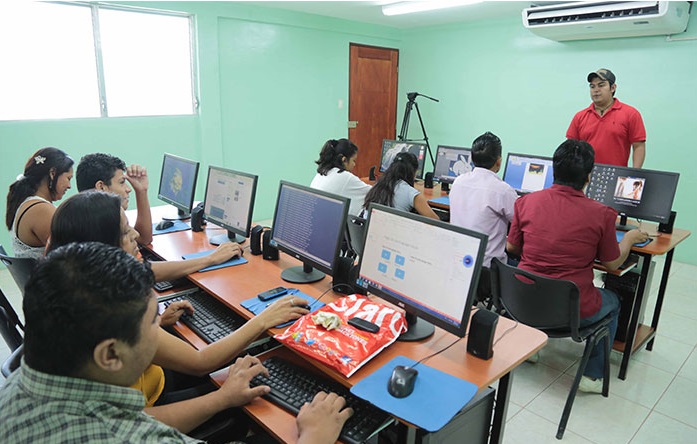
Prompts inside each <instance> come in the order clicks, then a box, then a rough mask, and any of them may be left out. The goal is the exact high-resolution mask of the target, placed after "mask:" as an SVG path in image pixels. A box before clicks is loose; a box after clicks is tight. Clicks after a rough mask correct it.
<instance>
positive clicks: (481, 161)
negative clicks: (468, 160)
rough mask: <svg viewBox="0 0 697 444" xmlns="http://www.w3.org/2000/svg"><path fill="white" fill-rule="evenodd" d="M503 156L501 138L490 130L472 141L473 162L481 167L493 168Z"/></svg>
mask: <svg viewBox="0 0 697 444" xmlns="http://www.w3.org/2000/svg"><path fill="white" fill-rule="evenodd" d="M499 157H501V139H499V138H498V137H497V136H496V135H495V134H492V133H490V132H489V131H487V132H485V133H484V134H482V135H481V136H479V137H477V138H476V139H474V142H472V163H474V166H476V167H479V168H486V169H487V170H488V169H491V167H493V166H494V165H495V164H496V161H497V160H499Z"/></svg>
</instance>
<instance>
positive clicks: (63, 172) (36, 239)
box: [5, 147, 74, 258]
mask: <svg viewBox="0 0 697 444" xmlns="http://www.w3.org/2000/svg"><path fill="white" fill-rule="evenodd" d="M73 163H74V162H73V159H71V158H70V156H68V155H67V154H65V153H64V152H63V151H61V150H59V149H58V148H52V147H48V148H42V149H40V150H39V151H37V152H36V153H34V154H33V155H32V156H31V158H29V161H27V164H26V165H25V166H24V174H22V175H20V176H19V177H18V178H17V180H15V181H14V182H13V183H12V185H10V190H9V192H8V193H7V210H6V213H5V224H6V225H7V229H8V230H10V237H11V238H12V249H13V250H14V254H15V256H17V257H34V258H39V257H41V256H43V253H44V249H45V247H46V243H47V242H48V237H49V234H50V232H51V217H53V213H54V212H55V211H56V208H55V207H54V206H53V204H52V203H53V202H55V201H58V200H61V199H62V198H63V195H64V194H65V192H66V191H67V190H68V189H70V180H71V179H72V178H73Z"/></svg>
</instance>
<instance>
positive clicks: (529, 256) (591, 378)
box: [507, 139, 647, 393]
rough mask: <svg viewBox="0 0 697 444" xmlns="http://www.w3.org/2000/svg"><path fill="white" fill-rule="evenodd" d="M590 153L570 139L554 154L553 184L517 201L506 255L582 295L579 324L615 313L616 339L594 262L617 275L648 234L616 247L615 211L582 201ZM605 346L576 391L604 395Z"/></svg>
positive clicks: (634, 234) (615, 304) (612, 307)
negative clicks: (568, 283) (575, 288)
mask: <svg viewBox="0 0 697 444" xmlns="http://www.w3.org/2000/svg"><path fill="white" fill-rule="evenodd" d="M594 156H595V154H594V151H593V147H591V146H590V145H589V144H588V143H587V142H583V141H579V140H573V139H569V140H567V141H565V142H564V143H562V144H561V145H559V147H558V148H557V149H556V151H555V152H554V158H553V162H554V185H552V187H550V188H548V189H546V190H542V191H538V192H535V193H530V194H528V195H525V196H523V197H521V198H519V199H518V200H517V201H516V203H515V210H514V216H513V222H512V223H511V229H510V231H509V232H508V241H507V250H508V251H509V252H510V253H512V254H517V255H520V256H521V260H520V264H518V266H519V267H520V268H522V269H524V270H528V271H532V272H533V273H538V274H541V275H544V276H549V277H552V278H556V279H566V280H570V281H573V282H574V283H576V285H577V286H578V289H579V291H580V294H581V325H582V326H585V325H588V324H591V323H593V322H596V321H598V320H600V319H602V318H604V317H605V316H607V314H608V313H612V314H613V322H612V323H611V324H610V325H609V328H610V338H611V339H612V338H614V337H615V331H616V330H617V315H618V313H619V306H620V303H619V299H618V298H617V295H616V294H614V293H613V292H612V291H610V290H607V289H604V288H596V287H595V286H594V285H593V261H594V260H595V259H598V260H599V261H600V262H601V263H602V264H603V265H604V266H605V267H607V268H608V269H609V270H616V269H617V268H618V267H619V266H620V265H621V264H622V263H623V262H624V261H625V260H626V259H627V255H628V254H629V251H630V249H631V247H632V244H635V243H639V242H643V241H645V240H646V239H647V234H646V233H643V232H641V231H639V230H632V231H629V232H627V233H626V234H625V236H624V238H623V239H622V241H621V242H620V243H619V244H618V243H617V238H616V236H615V221H616V219H617V212H615V210H613V209H612V208H610V207H607V206H605V205H603V204H601V203H599V202H596V201H594V200H592V199H589V198H588V197H586V195H585V194H584V193H583V188H584V187H585V186H586V184H587V183H588V180H589V176H590V172H591V170H592V169H593V164H594ZM603 364H604V360H603V345H602V343H600V344H598V345H597V346H596V347H595V349H593V352H592V353H591V357H590V360H589V361H588V365H587V367H586V371H585V375H584V377H583V378H582V379H581V384H580V386H579V390H581V391H584V392H589V393H601V392H602V377H603Z"/></svg>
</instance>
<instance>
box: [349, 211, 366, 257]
mask: <svg viewBox="0 0 697 444" xmlns="http://www.w3.org/2000/svg"><path fill="white" fill-rule="evenodd" d="M365 223H366V220H365V219H363V218H362V217H359V216H351V215H349V216H348V218H347V220H346V229H347V232H348V239H349V245H350V247H351V250H353V252H354V253H355V255H356V256H360V255H361V254H363V244H364V243H365V239H364V237H365Z"/></svg>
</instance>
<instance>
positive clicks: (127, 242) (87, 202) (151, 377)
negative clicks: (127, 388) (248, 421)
mask: <svg viewBox="0 0 697 444" xmlns="http://www.w3.org/2000/svg"><path fill="white" fill-rule="evenodd" d="M88 208H89V211H87V209H88ZM80 227H83V229H80ZM51 229H52V232H51V241H50V243H49V246H48V248H47V252H50V251H52V250H54V249H56V248H59V247H61V246H62V245H66V244H68V243H72V242H90V241H99V242H103V243H106V244H108V245H111V246H114V247H120V248H121V249H123V250H124V251H126V252H127V253H129V254H131V255H133V256H137V254H138V246H137V244H136V242H135V237H136V235H137V233H135V230H133V228H131V226H130V225H129V224H128V219H126V215H125V212H124V210H123V208H122V207H121V200H120V198H119V197H118V196H117V195H115V194H112V193H106V192H102V191H88V192H85V193H80V194H77V195H75V196H72V197H71V198H70V199H68V200H66V201H65V202H63V204H62V205H61V206H60V207H59V208H58V210H57V211H56V214H55V216H54V218H53V221H52V223H51ZM154 265H155V264H153V267H154ZM292 299H293V298H291V297H286V298H282V299H280V300H278V301H277V302H275V303H273V304H272V305H270V306H269V307H268V308H267V309H266V310H264V311H263V312H262V313H261V314H259V315H258V316H256V317H254V318H252V319H251V320H249V321H248V322H247V323H245V325H244V326H243V327H241V328H240V329H238V330H237V331H235V332H234V333H232V334H230V335H229V336H227V337H225V338H223V339H221V340H219V341H217V342H215V343H213V344H209V345H208V346H206V347H205V348H202V349H201V350H198V351H197V350H196V349H194V348H193V347H191V346H190V345H188V344H187V343H185V342H184V341H182V340H181V339H179V338H177V337H175V336H173V335H171V334H169V333H167V332H166V331H165V330H163V329H161V330H160V331H159V334H158V337H157V342H158V347H157V352H156V353H155V358H154V359H153V360H152V365H151V366H150V367H149V368H148V369H147V370H146V371H145V373H143V375H142V377H141V378H140V379H139V381H138V385H137V387H134V388H139V389H141V391H143V392H144V394H145V396H146V398H147V399H148V402H147V408H146V411H147V412H148V413H150V414H152V415H154V416H155V417H156V418H158V419H160V420H161V421H163V422H165V423H167V424H169V425H171V426H173V427H176V428H177V429H179V430H181V431H183V432H185V433H186V432H189V431H191V430H192V429H193V428H194V427H196V426H198V425H200V424H201V423H202V422H203V421H205V420H207V419H208V418H209V417H210V416H211V415H209V414H208V413H210V409H208V408H207V409H203V410H202V411H200V412H199V411H198V409H197V407H196V405H197V404H198V403H199V402H201V401H199V400H198V398H196V399H193V400H187V401H183V402H176V403H173V404H168V405H158V406H155V407H153V406H154V405H155V403H156V402H157V401H158V399H159V398H160V397H161V396H162V395H163V389H164V388H166V386H165V384H164V383H165V376H164V372H163V370H162V368H160V366H161V367H164V368H167V369H169V370H172V371H175V372H179V373H183V374H185V375H194V376H203V375H206V374H208V373H210V372H212V371H215V370H217V369H219V368H220V367H222V366H223V365H225V364H226V363H228V362H230V360H232V359H233V358H234V357H235V356H237V355H238V354H239V353H240V352H242V350H244V348H245V347H246V346H247V345H249V344H250V343H251V342H252V341H253V340H255V339H256V338H257V337H258V336H259V335H260V334H262V333H263V332H265V331H266V330H268V329H269V328H271V327H273V326H275V325H279V324H282V323H284V322H287V321H290V320H294V319H297V318H299V317H300V316H302V315H304V314H306V313H307V312H308V311H307V310H305V309H304V308H301V307H299V306H298V305H302V304H306V303H307V301H305V300H302V299H299V298H297V297H295V299H294V301H292ZM291 301H292V302H295V304H293V303H292V302H291ZM211 389H212V387H211ZM202 390H203V389H202ZM218 405H219V407H222V408H219V409H217V410H216V411H215V412H212V413H217V412H218V411H220V410H223V409H224V408H227V406H225V405H224V403H220V404H218ZM204 412H205V414H204Z"/></svg>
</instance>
